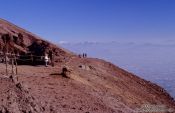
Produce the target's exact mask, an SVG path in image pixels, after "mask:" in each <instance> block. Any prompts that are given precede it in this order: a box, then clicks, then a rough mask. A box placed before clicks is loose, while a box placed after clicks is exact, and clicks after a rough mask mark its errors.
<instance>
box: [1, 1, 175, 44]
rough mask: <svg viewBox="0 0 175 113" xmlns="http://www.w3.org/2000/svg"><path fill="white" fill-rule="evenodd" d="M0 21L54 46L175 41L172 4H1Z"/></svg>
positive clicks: (100, 2)
mask: <svg viewBox="0 0 175 113" xmlns="http://www.w3.org/2000/svg"><path fill="white" fill-rule="evenodd" d="M0 18H3V19H6V20H8V21H10V22H12V23H14V24H16V25H18V26H20V27H22V28H25V29H27V30H29V31H30V32H33V33H34V34H37V35H39V36H41V37H42V38H44V39H46V40H49V41H52V42H55V43H58V42H60V41H65V42H83V41H89V42H108V41H119V40H162V39H175V0H0Z"/></svg>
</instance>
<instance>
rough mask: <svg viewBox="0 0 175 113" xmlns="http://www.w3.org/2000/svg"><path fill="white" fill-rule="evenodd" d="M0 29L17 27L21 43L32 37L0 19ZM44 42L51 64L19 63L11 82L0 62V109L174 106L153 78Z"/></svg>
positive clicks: (42, 111)
mask: <svg viewBox="0 0 175 113" xmlns="http://www.w3.org/2000/svg"><path fill="white" fill-rule="evenodd" d="M3 33H10V34H11V35H15V33H22V35H23V36H24V40H27V41H26V42H25V45H26V46H27V45H30V44H31V43H32V42H33V41H35V39H36V38H38V37H37V36H35V35H33V34H31V33H29V32H27V31H25V30H23V29H21V28H18V27H17V26H15V25H13V24H10V23H8V22H6V21H4V20H0V35H2V34H3ZM38 39H39V38H38ZM40 40H41V39H40ZM0 41H1V40H0ZM48 43H49V42H48ZM1 44H2V45H3V43H1ZM14 47H17V45H15V46H14ZM50 47H51V48H56V50H57V51H56V52H57V53H58V54H57V55H56V54H55V55H56V61H55V63H56V65H55V67H51V66H49V67H45V66H43V65H38V66H30V65H19V66H18V74H17V75H16V78H18V81H17V82H16V81H15V82H14V81H12V79H10V78H9V76H10V75H11V74H10V73H9V75H8V76H6V75H5V65H4V64H2V63H0V113H1V112H2V113H136V112H137V113H138V112H139V113H143V112H144V110H150V109H151V110H153V111H152V112H153V113H154V112H156V111H155V110H159V111H157V112H156V113H163V112H167V113H168V112H171V113H173V112H175V101H174V100H173V99H172V98H171V97H170V96H169V94H168V93H167V92H166V91H165V90H164V89H163V88H161V87H159V86H157V85H156V84H153V83H151V82H149V81H146V80H143V79H141V78H139V77H137V76H136V75H133V74H131V73H129V72H127V71H125V70H123V69H121V68H119V67H117V66H115V65H113V64H111V63H109V62H106V61H104V60H100V59H95V58H79V57H78V56H76V55H75V54H73V53H71V52H69V51H67V50H64V49H62V48H59V47H57V46H55V45H53V44H51V46H50ZM17 49H19V47H17ZM24 49H26V48H24ZM63 67H66V68H67V69H68V70H69V71H70V72H68V73H67V76H68V77H67V78H66V77H63V76H62V75H61V72H62V68H63ZM10 69H11V67H10V66H9V67H8V71H9V72H11V70H10ZM146 107H147V108H146ZM153 108H154V109H153ZM162 110H164V111H162Z"/></svg>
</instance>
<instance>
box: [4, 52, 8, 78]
mask: <svg viewBox="0 0 175 113" xmlns="http://www.w3.org/2000/svg"><path fill="white" fill-rule="evenodd" d="M5 67H6V76H8V69H7V68H8V66H7V53H5Z"/></svg>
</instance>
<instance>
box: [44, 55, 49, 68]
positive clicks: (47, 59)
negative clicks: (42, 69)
mask: <svg viewBox="0 0 175 113" xmlns="http://www.w3.org/2000/svg"><path fill="white" fill-rule="evenodd" d="M44 61H45V66H46V67H48V62H49V57H48V54H47V53H45V56H44Z"/></svg>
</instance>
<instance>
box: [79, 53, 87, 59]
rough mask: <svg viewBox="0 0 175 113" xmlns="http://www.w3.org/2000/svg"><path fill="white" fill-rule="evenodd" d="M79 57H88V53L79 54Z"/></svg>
mask: <svg viewBox="0 0 175 113" xmlns="http://www.w3.org/2000/svg"><path fill="white" fill-rule="evenodd" d="M78 56H79V58H87V53H83V54H79V55H78Z"/></svg>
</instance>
